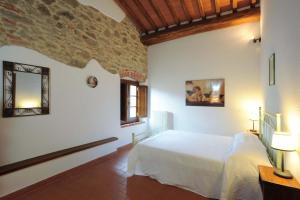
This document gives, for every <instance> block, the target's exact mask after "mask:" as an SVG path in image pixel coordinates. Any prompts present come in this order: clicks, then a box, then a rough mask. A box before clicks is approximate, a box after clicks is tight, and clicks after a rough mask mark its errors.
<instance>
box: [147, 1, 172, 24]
mask: <svg viewBox="0 0 300 200" xmlns="http://www.w3.org/2000/svg"><path fill="white" fill-rule="evenodd" d="M149 3H150V6H151V7H152V9H153V10H154V12H155V14H156V15H157V16H158V18H159V19H160V21H161V22H162V24H164V26H165V27H168V26H169V24H168V23H167V20H166V18H165V17H164V15H163V14H162V12H161V10H160V8H157V7H156V6H155V5H154V3H153V0H149Z"/></svg>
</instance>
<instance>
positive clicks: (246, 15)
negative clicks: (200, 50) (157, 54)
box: [141, 8, 260, 45]
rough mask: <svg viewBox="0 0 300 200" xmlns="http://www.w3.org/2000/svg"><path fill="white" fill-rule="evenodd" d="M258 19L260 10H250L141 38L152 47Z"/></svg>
mask: <svg viewBox="0 0 300 200" xmlns="http://www.w3.org/2000/svg"><path fill="white" fill-rule="evenodd" d="M259 19H260V8H252V9H249V10H243V11H240V12H236V13H232V14H228V15H224V16H221V17H217V18H211V19H207V20H201V21H197V22H193V23H190V24H185V25H180V26H177V27H173V28H169V29H167V30H163V31H159V32H156V33H154V34H149V35H145V36H142V37H141V41H142V42H143V43H144V44H145V45H153V44H157V43H161V42H165V41H169V40H174V39H177V38H180V37H184V36H188V35H192V34H196V33H201V32H207V31H212V30H216V29H220V28H226V27H229V26H234V25H239V24H242V23H248V22H255V21H259Z"/></svg>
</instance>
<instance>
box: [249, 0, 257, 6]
mask: <svg viewBox="0 0 300 200" xmlns="http://www.w3.org/2000/svg"><path fill="white" fill-rule="evenodd" d="M256 3H257V1H256V0H251V1H250V4H251V7H252V8H253V7H255V5H256Z"/></svg>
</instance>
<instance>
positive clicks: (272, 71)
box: [269, 53, 275, 85]
mask: <svg viewBox="0 0 300 200" xmlns="http://www.w3.org/2000/svg"><path fill="white" fill-rule="evenodd" d="M269 85H275V53H273V54H272V55H271V57H270V58H269Z"/></svg>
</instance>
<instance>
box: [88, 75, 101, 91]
mask: <svg viewBox="0 0 300 200" xmlns="http://www.w3.org/2000/svg"><path fill="white" fill-rule="evenodd" d="M87 85H88V86H89V87H91V88H95V87H96V86H97V85H98V79H97V78H96V77H95V76H89V77H88V79H87Z"/></svg>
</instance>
